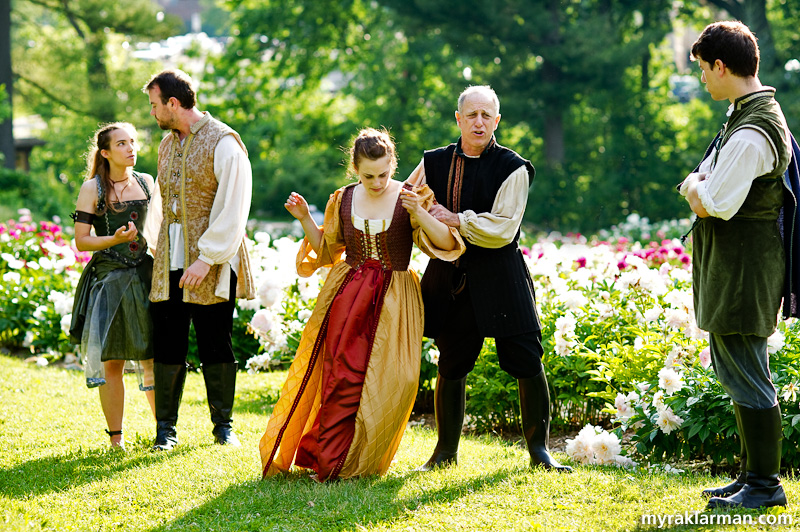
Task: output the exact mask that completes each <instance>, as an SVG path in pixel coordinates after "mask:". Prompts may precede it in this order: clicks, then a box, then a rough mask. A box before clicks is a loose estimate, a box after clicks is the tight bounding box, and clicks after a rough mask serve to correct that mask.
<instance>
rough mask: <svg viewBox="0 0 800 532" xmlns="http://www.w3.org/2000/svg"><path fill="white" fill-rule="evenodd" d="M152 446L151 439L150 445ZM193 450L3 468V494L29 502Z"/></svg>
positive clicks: (97, 455) (71, 457)
mask: <svg viewBox="0 0 800 532" xmlns="http://www.w3.org/2000/svg"><path fill="white" fill-rule="evenodd" d="M151 443H152V442H150V441H149V440H148V445H150V444H151ZM129 445H130V442H129ZM193 450H194V449H193V447H190V446H184V447H182V448H176V449H174V450H173V451H171V452H169V453H158V452H150V451H145V452H143V453H141V454H139V453H132V452H129V453H127V454H125V453H120V452H118V451H114V450H111V449H109V448H106V449H92V450H88V451H87V450H77V451H73V452H71V453H69V454H64V455H61V456H48V457H46V458H41V459H37V460H29V461H27V462H23V463H21V464H18V465H16V466H14V467H9V468H7V469H0V493H1V494H3V495H6V496H8V497H12V498H16V499H27V498H29V497H33V496H37V495H42V494H45V493H51V492H57V491H64V490H68V489H71V488H74V487H78V486H81V485H84V484H89V483H91V482H96V481H102V480H104V479H107V478H109V477H112V476H114V475H116V474H118V473H122V472H124V471H126V470H128V469H134V468H138V467H146V466H149V465H152V464H158V463H161V462H165V461H166V460H169V459H172V458H176V457H177V456H179V455H182V454H185V453H189V452H192V451H193Z"/></svg>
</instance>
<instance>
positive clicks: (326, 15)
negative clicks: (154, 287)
mask: <svg viewBox="0 0 800 532" xmlns="http://www.w3.org/2000/svg"><path fill="white" fill-rule="evenodd" d="M207 4H210V3H208V2H207ZM645 4H646V5H645V6H643V5H642V3H641V2H633V1H631V0H569V1H566V2H564V1H559V2H555V1H553V0H534V1H524V2H523V1H521V0H498V1H497V2H493V3H486V2H477V1H473V0H467V1H465V2H461V3H459V5H458V9H455V8H454V6H453V5H452V4H451V3H448V2H442V1H439V0H426V1H424V2H423V1H422V0H402V1H401V0H370V1H367V0H317V1H314V2H311V1H309V0H284V1H282V2H261V1H257V0H225V1H222V2H219V3H218V4H216V5H215V6H213V9H214V10H215V11H214V18H213V19H210V22H209V20H206V23H205V25H204V28H205V29H207V30H209V31H213V32H215V33H217V34H218V35H228V36H230V37H229V39H228V40H227V43H226V46H225V50H224V52H223V53H222V54H220V55H218V56H214V57H209V58H207V59H206V60H205V61H204V63H203V64H204V66H203V67H202V68H200V69H198V70H197V71H196V72H192V73H193V75H194V76H195V77H196V78H197V79H198V81H199V84H200V91H199V94H200V100H201V107H202V108H203V109H207V110H209V111H211V113H212V114H213V115H215V116H218V117H219V118H221V119H222V120H224V121H226V122H228V123H229V124H230V125H231V126H233V127H234V128H236V129H237V130H238V131H239V132H240V133H241V135H242V138H243V139H244V141H245V143H246V144H247V146H248V149H249V152H250V157H251V161H252V163H253V167H254V175H255V187H254V197H253V212H254V214H256V215H258V216H260V217H280V216H283V215H284V213H283V208H282V205H283V201H284V199H285V197H286V195H287V194H288V192H289V191H291V190H298V191H300V192H301V193H303V194H304V195H305V196H306V197H307V198H308V199H309V200H310V201H312V202H314V203H316V204H317V205H318V206H319V207H320V208H322V207H323V206H324V204H325V201H326V200H327V196H328V194H329V193H330V192H331V191H332V190H333V188H334V187H336V186H338V185H340V184H343V183H344V182H346V177H345V168H344V163H345V161H346V154H344V153H343V152H342V150H341V147H342V146H347V145H348V144H349V140H350V138H351V137H352V136H353V135H354V134H355V133H356V132H357V130H358V129H359V128H360V127H363V126H375V127H380V126H385V127H386V128H388V129H389V130H390V131H391V133H392V134H393V135H394V136H395V137H396V139H397V142H398V154H399V157H400V168H399V171H398V174H399V175H398V177H399V178H403V177H404V176H405V175H407V174H408V172H410V171H411V170H412V169H413V167H414V166H415V165H416V164H417V163H418V162H419V160H420V157H421V155H422V152H423V150H425V149H430V148H433V147H437V146H441V145H444V144H447V143H449V142H452V141H454V140H455V139H456V138H457V135H458V130H457V128H456V125H455V120H454V118H453V112H454V110H455V99H456V96H457V95H458V93H459V92H460V91H461V90H462V89H463V88H464V87H465V86H466V85H468V84H482V83H488V84H490V85H492V86H493V87H495V88H496V90H497V91H498V94H499V95H500V98H501V103H502V105H501V112H502V115H503V119H502V121H501V124H500V129H499V130H498V140H499V141H500V142H501V143H502V144H505V145H507V146H509V147H511V148H513V149H515V150H517V151H518V152H520V153H521V154H522V155H524V156H525V157H527V158H530V159H531V160H532V161H533V163H534V166H536V168H537V170H538V172H537V178H536V180H535V184H534V187H533V188H532V190H531V193H530V202H529V207H528V212H527V213H526V218H527V220H528V222H529V223H531V224H534V225H535V226H536V227H538V228H541V229H559V230H562V231H567V230H580V231H593V230H596V229H598V228H602V227H607V226H609V225H611V224H613V223H616V222H618V221H620V220H622V219H624V218H625V216H627V215H628V214H629V213H632V212H637V213H639V214H641V215H643V216H648V217H650V218H651V219H664V218H676V217H685V216H687V215H688V214H689V212H688V210H687V209H686V208H685V206H684V205H683V203H682V202H681V201H680V198H679V197H677V195H676V194H675V192H674V185H675V184H676V183H677V182H679V181H680V180H681V179H682V178H683V177H684V176H685V174H686V173H687V172H688V171H689V170H690V169H691V168H693V167H694V165H695V164H696V163H697V159H698V158H699V157H700V156H701V154H702V152H703V150H704V148H705V146H706V144H707V142H708V140H709V139H710V138H711V137H712V136H713V134H714V133H715V132H716V130H717V129H718V128H719V127H720V125H721V123H722V121H723V118H724V109H725V104H722V103H714V102H711V100H710V98H708V96H706V95H705V94H704V93H703V91H702V89H700V91H699V93H698V94H697V97H696V98H688V97H686V95H685V94H676V93H675V92H674V91H673V90H672V89H673V88H674V83H673V82H674V79H675V78H674V76H675V75H691V76H694V77H695V79H696V78H697V77H698V75H697V73H696V72H687V71H680V67H679V66H678V64H679V63H680V62H679V61H677V59H682V57H681V54H684V55H685V53H686V52H685V50H684V51H682V50H681V47H680V46H679V36H680V33H681V31H683V32H685V33H686V34H687V35H689V37H690V38H689V42H691V40H692V39H691V37H693V36H694V35H696V34H697V33H698V32H699V30H700V29H701V28H702V27H703V26H704V25H705V24H707V23H708V22H710V21H712V20H715V19H720V18H721V17H723V16H726V15H724V14H723V13H720V12H718V10H719V9H726V10H728V12H729V13H731V15H732V16H737V17H739V18H742V20H743V21H744V22H746V23H748V24H750V25H751V27H753V28H754V29H755V30H756V33H757V35H758V36H759V38H760V39H761V47H762V54H763V56H764V66H763V67H762V78H763V81H764V82H766V83H770V84H774V85H776V86H777V87H778V89H779V99H780V101H781V102H782V104H783V106H784V109H785V110H786V111H787V116H788V117H789V119H790V121H791V123H790V126H791V125H795V120H794V117H795V116H797V115H798V111H800V90H798V88H797V87H798V83H797V81H798V80H797V77H798V75H800V74H798V72H800V62H798V61H797V59H796V58H794V57H793V55H792V53H793V50H797V49H798V48H797V44H798V41H799V40H800V32H798V30H797V28H798V26H800V25H798V22H800V8H798V7H796V6H795V5H794V4H793V3H790V2H783V3H781V2H772V1H769V2H768V1H766V0H715V1H712V0H694V1H691V2H684V3H683V4H681V6H682V7H681V8H680V9H676V8H675V7H674V6H675V4H674V3H673V2H670V1H667V0H655V1H653V2H647V3H645ZM790 4H791V5H790ZM67 6H69V7H67ZM209 8H210V9H212V8H211V6H210V5H209ZM158 9H159V8H158V6H157V4H156V3H155V2H153V1H150V0H133V1H131V2H127V3H125V4H113V5H112V4H108V3H107V2H100V1H99V0H76V1H74V2H69V3H65V2H61V1H58V0H16V1H15V2H14V3H13V11H12V27H13V32H12V38H13V45H12V48H13V66H14V75H15V85H14V89H15V91H16V92H15V100H14V102H15V111H16V112H18V113H22V114H29V113H35V114H39V115H41V116H42V118H43V120H45V121H46V122H47V124H48V131H47V133H46V136H47V140H48V144H47V146H46V147H45V148H44V149H37V150H36V151H35V152H34V153H35V154H36V157H35V160H34V163H35V168H34V172H33V174H35V176H32V177H31V179H38V180H41V181H47V182H48V183H49V185H48V186H50V187H51V188H53V190H57V189H58V188H59V187H60V188H61V189H62V190H65V191H66V194H65V195H66V196H67V197H69V198H70V201H72V199H73V198H72V195H73V194H74V191H73V190H70V188H69V187H70V186H74V183H76V182H77V181H80V179H82V176H81V172H82V169H83V161H82V160H81V154H82V153H83V151H85V147H86V142H87V139H88V138H89V137H90V136H91V132H92V131H93V130H94V129H95V127H96V126H97V123H98V122H101V121H107V120H112V119H126V120H129V121H131V122H133V123H134V124H135V125H137V126H138V127H139V129H140V131H142V133H143V134H144V137H145V139H144V140H145V141H146V145H147V149H146V150H144V151H143V152H142V153H141V154H140V162H139V164H138V167H139V168H140V169H141V170H144V171H150V172H153V171H154V170H155V147H156V145H157V142H158V139H159V138H160V135H161V132H160V130H158V129H157V128H156V127H155V124H154V123H152V120H151V119H150V118H149V117H148V116H147V105H146V99H145V98H144V97H143V96H142V94H141V93H140V87H141V86H142V84H143V83H144V81H145V80H146V79H147V78H148V77H149V75H150V74H151V73H152V72H154V71H156V70H158V68H160V65H158V64H156V63H153V62H150V63H146V62H143V61H140V60H137V59H135V58H134V57H133V56H132V54H131V51H132V50H133V49H134V47H135V45H136V43H137V42H139V41H148V40H158V39H161V38H163V37H165V36H167V35H171V34H174V33H175V32H177V31H179V24H178V23H177V22H175V21H174V20H171V19H169V17H166V18H163V17H160V16H158V15H157V13H158ZM191 54H194V57H192V56H191ZM200 54H201V52H200V51H199V50H194V51H190V57H188V58H186V60H185V61H188V60H190V59H196V58H197V57H196V56H198V55H200ZM792 60H794V63H792ZM178 66H183V65H182V64H181V62H180V61H178ZM787 67H788V68H787ZM37 152H38V153H37ZM70 201H67V202H66V203H70ZM67 208H68V207H67Z"/></svg>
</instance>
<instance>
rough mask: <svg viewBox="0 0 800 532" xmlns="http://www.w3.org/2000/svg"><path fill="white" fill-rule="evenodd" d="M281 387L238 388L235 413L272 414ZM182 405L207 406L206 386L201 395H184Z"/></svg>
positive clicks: (234, 406) (234, 407) (234, 405)
mask: <svg viewBox="0 0 800 532" xmlns="http://www.w3.org/2000/svg"><path fill="white" fill-rule="evenodd" d="M280 391H281V390H280V388H279V387H265V388H263V389H243V390H242V389H239V390H236V401H235V402H234V404H233V414H234V416H235V415H236V414H257V415H267V416H268V415H270V414H271V413H272V409H273V407H274V406H275V403H277V402H278V398H279V397H280ZM181 405H182V406H183V405H195V406H200V407H205V406H206V405H208V400H207V399H206V396H205V388H203V392H202V395H201V396H197V397H184V398H183V400H182V401H181Z"/></svg>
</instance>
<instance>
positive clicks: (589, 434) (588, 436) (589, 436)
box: [566, 425, 597, 464]
mask: <svg viewBox="0 0 800 532" xmlns="http://www.w3.org/2000/svg"><path fill="white" fill-rule="evenodd" d="M596 436H597V433H596V432H595V429H594V427H593V426H591V425H586V426H585V427H583V428H582V429H581V430H580V432H578V435H577V436H576V437H575V439H573V440H567V448H566V452H567V456H569V457H570V458H572V459H573V460H575V461H576V462H578V463H581V464H593V463H594V449H593V447H592V446H593V444H594V439H595V437H596Z"/></svg>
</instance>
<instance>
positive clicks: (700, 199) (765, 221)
mask: <svg viewBox="0 0 800 532" xmlns="http://www.w3.org/2000/svg"><path fill="white" fill-rule="evenodd" d="M692 56H693V58H694V59H696V60H697V62H698V65H699V66H700V69H701V71H702V76H701V79H702V81H703V82H704V83H705V84H706V88H707V90H708V92H709V93H710V94H711V97H712V98H713V99H714V100H718V101H719V100H729V101H730V102H731V105H730V107H729V109H728V120H727V122H726V124H725V127H724V129H723V130H722V131H721V132H720V134H719V135H718V137H717V139H715V142H714V147H713V149H711V150H710V153H709V155H708V157H706V159H705V160H704V161H703V162H702V163H701V164H700V166H699V167H698V170H697V172H693V173H691V174H689V176H688V177H687V178H686V179H685V180H684V182H683V183H682V185H681V188H680V191H681V194H682V195H683V196H685V197H686V200H687V201H688V203H689V205H690V207H691V209H692V211H694V213H695V214H696V215H697V216H698V222H697V224H696V225H695V227H694V231H693V239H694V242H693V268H694V271H693V281H694V305H695V315H696V318H697V325H698V327H700V328H701V329H703V330H705V331H708V332H709V344H710V347H711V359H712V362H713V364H714V371H715V372H716V374H717V378H719V381H720V384H721V385H722V387H723V388H724V389H725V391H726V392H727V393H728V395H730V397H731V399H732V400H733V406H734V412H735V413H736V422H737V426H738V428H739V436H740V438H741V440H742V453H741V454H742V461H741V462H742V466H741V473H740V474H739V477H738V478H737V479H736V480H735V481H734V482H733V483H731V484H729V485H728V486H724V487H720V488H712V489H707V490H705V491H704V492H703V494H704V495H705V496H708V497H711V499H710V500H709V502H708V507H709V508H717V507H744V508H760V507H767V506H785V505H786V495H785V493H784V490H783V487H782V486H781V484H780V480H779V479H778V472H779V469H780V462H781V440H782V436H781V412H780V407H779V406H778V400H777V394H776V392H775V388H774V386H773V385H772V379H771V376H770V372H769V356H768V354H767V337H768V336H770V335H771V334H772V333H773V332H774V331H775V325H776V320H777V315H778V310H779V309H780V304H781V296H782V293H783V288H784V277H785V262H784V249H783V243H782V239H781V235H780V232H779V228H778V216H779V214H780V210H781V207H782V205H783V194H784V189H783V180H782V176H783V173H784V172H785V171H786V168H787V166H788V164H789V160H790V154H791V140H790V139H791V136H790V133H789V130H788V128H787V127H786V120H785V118H784V116H783V112H782V111H781V108H780V106H779V105H778V103H777V102H776V101H775V89H773V88H771V87H766V86H763V85H762V84H761V82H760V81H759V79H758V61H759V51H758V45H757V43H756V38H755V36H754V35H753V34H752V33H751V32H750V30H749V28H747V26H745V25H744V24H742V23H740V22H717V23H714V24H711V25H709V26H708V27H706V28H705V29H704V30H703V32H702V34H701V35H700V37H699V38H698V39H697V41H696V42H695V43H694V45H693V46H692Z"/></svg>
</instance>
